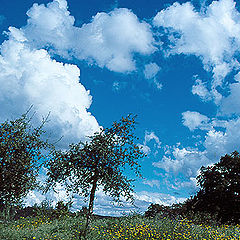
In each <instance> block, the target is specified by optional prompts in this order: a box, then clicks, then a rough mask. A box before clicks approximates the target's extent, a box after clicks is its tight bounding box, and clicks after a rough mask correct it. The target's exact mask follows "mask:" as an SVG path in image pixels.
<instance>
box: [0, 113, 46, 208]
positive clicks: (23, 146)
mask: <svg viewBox="0 0 240 240" xmlns="http://www.w3.org/2000/svg"><path fill="white" fill-rule="evenodd" d="M27 114H28V112H27V113H26V114H23V115H22V116H21V117H20V118H18V119H16V120H12V121H5V122H3V123H1V124H0V210H4V211H7V210H9V208H11V207H12V206H14V205H15V204H18V203H20V200H21V199H22V197H24V196H26V195H27V193H28V192H29V190H31V189H34V188H35V187H36V176H37V173H38V170H39V167H40V165H39V164H38V160H39V159H40V158H43V157H44V154H43V153H42V150H44V149H45V150H46V149H47V148H48V147H49V146H50V144H48V142H47V141H43V140H41V139H40V137H41V135H42V134H43V133H44V131H43V129H42V128H43V125H44V124H45V122H46V120H43V122H42V124H41V125H40V126H39V127H36V128H33V127H32V126H31V125H30V121H31V119H29V118H28V117H27Z"/></svg>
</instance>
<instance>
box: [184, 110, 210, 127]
mask: <svg viewBox="0 0 240 240" xmlns="http://www.w3.org/2000/svg"><path fill="white" fill-rule="evenodd" d="M182 117H183V125H184V126H186V127H188V128H189V129H190V131H193V130H195V129H196V128H200V129H208V128H209V127H208V124H207V122H208V121H209V119H208V117H207V116H205V115H202V114H200V113H199V112H191V111H187V112H184V113H182Z"/></svg>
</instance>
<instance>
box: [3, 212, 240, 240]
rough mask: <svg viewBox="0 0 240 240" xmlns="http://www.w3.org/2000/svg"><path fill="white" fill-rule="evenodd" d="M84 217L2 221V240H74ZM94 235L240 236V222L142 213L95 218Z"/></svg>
mask: <svg viewBox="0 0 240 240" xmlns="http://www.w3.org/2000/svg"><path fill="white" fill-rule="evenodd" d="M84 223H85V220H84V218H83V217H65V218H61V219H54V220H50V219H49V218H47V217H35V218H21V219H19V220H17V221H10V222H7V223H6V222H5V223H3V222H1V223H0V239H1V240H30V239H36V240H40V239H41V240H60V239H64V240H72V239H79V233H80V232H81V231H82V230H83V228H84ZM87 239H88V240H93V239H103V240H108V239H128V240H131V239H134V240H135V239H136V240H137V239H138V240H145V239H153V240H154V239H166V240H167V239H199V240H200V239H201V240H204V239H205V240H208V239H240V226H228V225H223V226H207V225H196V224H193V223H192V222H191V221H188V220H186V219H183V220H170V219H168V218H158V219H146V218H144V217H142V216H139V215H133V216H127V217H121V218H114V219H94V220H93V221H92V222H91V226H90V228H89V231H88V235H87Z"/></svg>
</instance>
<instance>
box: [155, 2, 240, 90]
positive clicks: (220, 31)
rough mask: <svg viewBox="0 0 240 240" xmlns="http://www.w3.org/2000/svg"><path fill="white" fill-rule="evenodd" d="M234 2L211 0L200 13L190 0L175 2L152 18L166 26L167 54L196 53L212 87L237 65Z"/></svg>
mask: <svg viewBox="0 0 240 240" xmlns="http://www.w3.org/2000/svg"><path fill="white" fill-rule="evenodd" d="M235 4H236V3H235V2H234V1H233V0H220V1H213V2H212V3H211V4H210V5H209V6H208V7H207V9H206V11H205V12H204V13H203V12H197V11H196V10H195V9H194V7H193V5H192V4H191V3H190V2H187V3H184V4H182V5H181V4H179V3H177V2H176V3H174V4H173V5H172V6H170V7H169V8H167V9H165V10H162V11H160V12H159V13H158V14H157V15H156V16H155V17H154V19H153V24H154V25H155V26H158V27H163V28H165V29H167V32H168V36H169V41H170V43H171V46H170V50H169V54H181V53H183V54H186V55H190V54H191V55H196V56H198V57H200V58H201V60H202V62H203V64H204V67H205V69H206V70H207V71H211V70H212V72H213V77H214V81H213V82H212V88H216V86H218V85H220V86H221V85H222V82H223V79H224V78H225V77H226V75H227V74H228V73H229V72H230V71H231V70H232V69H234V68H235V67H237V68H239V63H238V61H237V60H236V54H237V53H238V52H239V44H240V22H239V20H240V14H239V12H238V11H237V9H236V8H235ZM176 33H177V34H176ZM213 95H214V92H213Z"/></svg>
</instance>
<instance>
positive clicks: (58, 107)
mask: <svg viewBox="0 0 240 240" xmlns="http://www.w3.org/2000/svg"><path fill="white" fill-rule="evenodd" d="M79 77H80V70H79V68H78V67H77V66H75V65H71V64H63V63H60V62H57V61H55V60H54V59H52V58H51V57H50V56H49V54H48V52H47V51H46V50H43V49H40V50H36V49H33V48H30V47H29V46H28V44H27V43H26V38H25V36H24V34H23V33H22V32H21V31H19V30H18V29H15V28H10V33H9V40H6V41H5V42H4V43H3V44H2V46H1V55H0V85H1V91H0V106H1V114H0V119H1V120H2V121H3V120H5V119H6V118H8V119H9V118H10V119H12V118H16V117H18V116H20V115H21V114H23V113H24V112H26V110H27V109H28V108H29V107H30V106H31V105H33V107H34V111H36V114H35V118H37V120H38V122H39V121H40V120H41V119H42V117H46V116H47V115H48V113H49V112H50V118H49V120H50V121H49V122H48V123H47V124H46V127H47V130H48V133H50V134H52V136H51V137H53V139H55V140H58V139H59V138H60V137H61V136H63V137H64V138H63V140H62V141H61V142H59V144H60V145H61V144H62V145H64V147H66V146H67V145H68V144H70V143H72V142H75V141H79V140H80V139H81V140H84V139H85V137H86V136H89V135H92V134H93V133H94V132H95V131H97V130H98V127H99V126H98V123H97V121H96V119H95V118H94V116H92V115H91V113H90V112H88V111H87V109H88V108H89V107H90V105H91V103H92V97H91V95H90V92H89V91H87V90H86V89H85V88H84V86H83V85H82V84H81V83H79Z"/></svg>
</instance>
